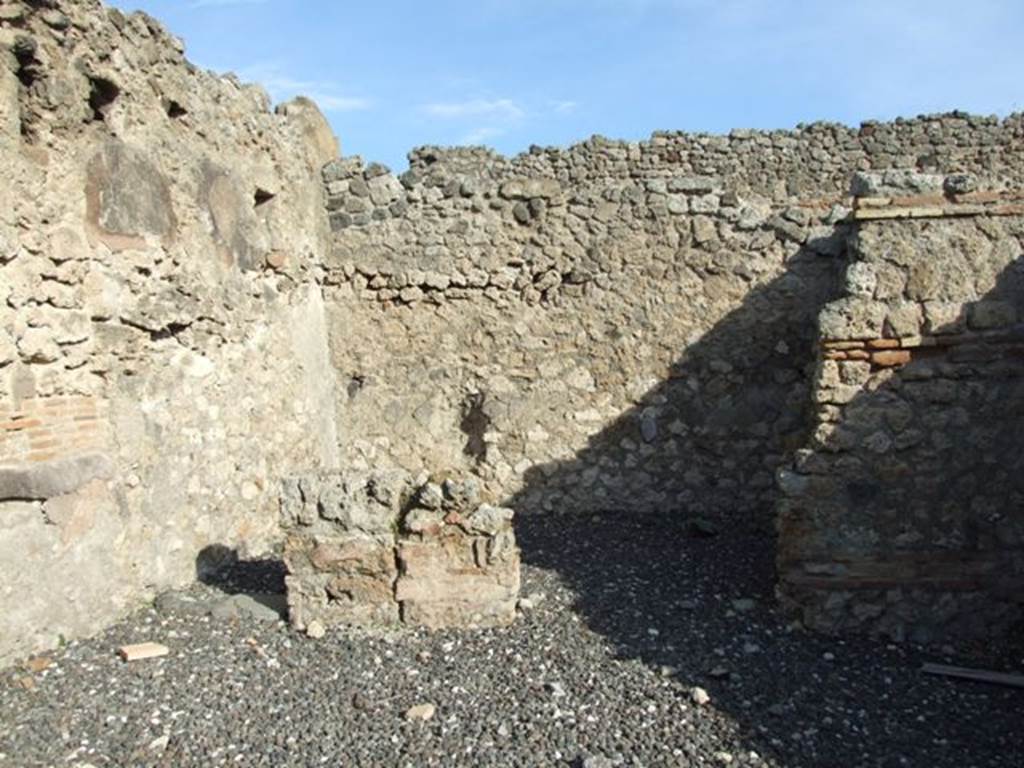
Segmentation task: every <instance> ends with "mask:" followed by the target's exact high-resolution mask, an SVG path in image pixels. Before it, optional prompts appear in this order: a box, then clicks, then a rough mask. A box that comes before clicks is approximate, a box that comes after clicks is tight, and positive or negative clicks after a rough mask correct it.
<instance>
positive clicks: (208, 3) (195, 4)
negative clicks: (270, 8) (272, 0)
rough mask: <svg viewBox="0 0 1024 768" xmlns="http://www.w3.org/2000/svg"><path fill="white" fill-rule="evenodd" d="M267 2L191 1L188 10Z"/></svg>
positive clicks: (264, 1)
mask: <svg viewBox="0 0 1024 768" xmlns="http://www.w3.org/2000/svg"><path fill="white" fill-rule="evenodd" d="M266 2H268V0H192V2H191V3H189V4H188V7H189V8H218V7H223V6H228V5H262V4H264V3H266Z"/></svg>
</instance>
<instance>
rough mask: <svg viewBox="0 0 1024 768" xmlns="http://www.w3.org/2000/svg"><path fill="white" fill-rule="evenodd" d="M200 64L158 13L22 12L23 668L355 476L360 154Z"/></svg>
mask: <svg viewBox="0 0 1024 768" xmlns="http://www.w3.org/2000/svg"><path fill="white" fill-rule="evenodd" d="M182 51H183V46H182V44H181V42H180V41H178V40H176V39H174V38H173V37H171V36H170V35H168V34H167V33H166V32H165V31H164V30H163V29H162V28H161V27H160V26H159V25H158V24H157V23H156V22H155V21H153V20H152V19H150V18H148V17H146V16H145V15H143V14H134V15H131V16H125V15H122V14H121V13H119V12H117V11H114V10H110V9H106V8H104V7H103V6H101V5H100V3H98V2H93V1H92V0H76V2H46V3H40V2H31V3H30V2H12V0H2V1H0V159H2V167H3V170H4V183H3V184H2V185H0V562H2V563H4V565H5V568H4V574H5V575H4V579H3V583H2V584H0V664H3V663H5V662H7V661H9V660H11V659H12V658H14V656H16V655H19V654H24V653H27V652H29V651H32V650H35V649H39V648H42V647H46V646H49V645H53V644H55V643H56V642H58V639H59V638H60V637H61V636H68V637H71V636H76V635H82V634H85V633H88V632H91V631H94V630H96V629H98V628H100V627H102V626H103V625H104V624H106V623H107V622H109V621H110V620H112V619H113V618H114V617H116V616H118V615H119V614H121V613H123V612H124V611H126V610H128V609H130V608H133V607H135V606H136V605H137V604H138V603H139V602H140V601H141V600H142V599H144V598H146V597H147V596H149V597H151V596H152V595H153V594H154V593H155V592H157V591H159V590H161V589H164V588H167V587H170V586H175V585H181V584H184V583H187V582H188V581H190V580H191V579H193V578H195V575H196V570H197V567H200V568H201V567H203V566H204V563H202V562H198V563H197V557H198V553H199V552H200V551H202V550H203V549H204V548H205V547H207V546H208V545H211V544H217V545H223V546H224V547H228V548H238V549H239V550H241V551H242V552H250V553H256V552H260V551H263V550H265V549H266V548H267V547H268V546H270V545H271V544H272V543H273V542H276V541H278V540H279V536H280V534H279V533H278V529H277V504H278V496H279V483H280V478H281V477H282V476H285V475H288V474H292V473H294V472H296V471H299V470H310V469H314V468H316V467H318V466H324V467H331V466H334V465H335V463H336V457H337V436H336V434H335V432H334V426H333V419H332V415H331V414H332V411H333V405H332V403H333V396H334V393H333V390H334V384H333V372H332V369H331V367H330V364H329V361H328V357H327V346H326V323H325V314H324V307H323V302H322V297H321V291H320V288H319V285H318V283H317V276H318V270H319V264H320V263H321V261H322V259H323V255H324V252H325V250H326V247H327V239H328V234H329V230H328V225H327V218H326V216H325V215H324V213H323V210H324V200H323V195H322V187H321V184H320V183H319V181H318V176H319V170H320V167H321V166H322V165H323V164H324V163H325V162H327V161H328V160H330V159H332V158H333V157H335V156H336V155H337V144H336V142H335V141H334V138H333V136H332V135H331V133H330V131H329V129H328V128H327V125H326V122H325V121H324V119H323V118H322V117H321V116H320V114H319V112H317V110H316V108H315V107H314V106H313V105H312V104H311V103H310V102H308V101H304V100H300V101H296V102H293V103H291V104H289V105H286V106H284V107H282V108H279V109H278V111H277V112H272V111H271V110H270V109H269V100H268V97H267V95H266V94H265V93H264V92H263V91H262V90H261V89H260V88H258V87H254V86H246V85H242V84H241V83H239V82H238V81H237V80H235V79H234V78H233V77H230V76H228V77H218V76H214V75H212V74H209V73H205V72H202V71H199V70H197V69H196V68H195V67H193V66H192V65H190V64H189V63H188V62H186V61H185V59H184V57H183V54H182ZM314 421H315V423H316V425H317V429H316V430H313V429H311V428H310V424H311V423H313V422H314Z"/></svg>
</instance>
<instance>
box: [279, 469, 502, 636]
mask: <svg viewBox="0 0 1024 768" xmlns="http://www.w3.org/2000/svg"><path fill="white" fill-rule="evenodd" d="M281 515H282V520H283V523H282V524H283V527H284V529H285V531H286V533H287V535H288V538H287V541H286V543H285V551H284V561H285V565H286V566H287V568H288V576H287V578H286V579H285V582H286V584H287V587H288V605H289V609H290V616H291V621H292V623H293V624H294V625H295V626H297V627H299V628H300V629H301V628H303V627H309V626H311V625H312V624H313V622H316V623H317V624H319V625H321V626H323V627H331V626H335V625H337V624H356V625H364V626H374V625H388V624H397V623H399V622H403V623H406V624H413V625H422V626H427V627H431V628H440V627H451V626H456V627H457V626H491V625H496V624H508V623H509V622H511V621H512V619H513V618H514V617H515V606H516V600H517V598H518V594H519V550H518V549H517V547H516V542H515V536H514V534H513V532H512V517H513V512H512V510H511V509H504V508H500V507H494V506H491V505H489V504H486V503H481V501H480V498H479V482H478V481H477V480H476V478H473V477H468V478H466V479H465V480H462V481H458V480H455V479H452V478H449V479H447V480H445V481H444V482H443V483H435V482H429V481H428V482H424V483H415V482H414V481H413V479H412V478H411V477H410V476H409V475H408V474H407V473H405V472H403V471H401V470H397V471H390V472H383V471H380V472H361V473H360V472H352V473H336V474H330V475H315V476H304V477H301V478H296V479H291V480H288V481H286V482H285V484H284V489H283V492H282V496H281Z"/></svg>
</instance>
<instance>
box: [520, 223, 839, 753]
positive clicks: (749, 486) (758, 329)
mask: <svg viewBox="0 0 1024 768" xmlns="http://www.w3.org/2000/svg"><path fill="white" fill-rule="evenodd" d="M838 234H839V235H840V236H843V239H845V231H841V232H839V233H838ZM843 263H844V259H843V258H841V257H840V258H837V257H825V256H822V255H821V254H819V253H816V252H814V251H812V250H810V249H809V248H804V249H801V250H800V251H799V252H797V253H796V254H795V255H794V256H792V257H791V259H790V260H789V262H788V263H787V265H786V270H785V271H784V272H783V273H782V274H781V275H779V276H778V277H776V278H774V279H772V280H771V281H769V282H767V283H765V284H763V285H761V286H758V287H755V288H753V289H752V290H751V291H750V293H749V294H748V295H747V296H746V297H745V299H744V300H743V303H742V304H741V305H740V306H739V307H738V308H737V309H735V310H734V311H732V312H731V313H730V314H729V315H727V316H726V317H725V318H724V319H723V320H722V321H721V322H719V323H718V324H716V325H715V326H714V327H713V328H712V329H711V330H709V331H708V332H707V333H706V334H704V336H703V337H702V338H701V339H700V340H699V341H697V342H695V343H693V344H692V345H690V346H689V347H688V348H687V349H686V350H685V353H684V354H683V355H682V356H681V357H680V358H679V360H678V361H677V362H676V364H675V365H674V366H673V368H672V375H671V378H669V379H668V380H666V381H663V382H662V383H661V384H660V385H658V386H657V387H655V388H654V389H652V390H650V391H649V392H648V393H647V394H646V396H645V397H644V398H643V400H642V402H640V403H638V404H637V405H636V406H635V407H634V408H632V409H631V410H630V411H628V412H627V413H624V414H623V415H622V416H621V417H620V418H619V419H618V420H617V421H616V422H615V423H614V424H612V425H611V426H609V427H608V428H607V429H604V430H602V431H601V432H600V433H598V434H596V435H593V436H592V437H591V438H590V440H589V442H588V446H587V447H586V448H585V449H584V450H583V451H582V452H581V453H580V454H579V455H577V456H576V457H574V459H572V460H570V461H564V462H554V463H551V464H546V465H541V466H536V467H533V468H532V469H530V470H529V471H528V472H527V475H526V478H525V485H524V488H523V490H522V491H521V492H520V493H517V494H516V495H514V496H513V497H511V498H509V499H506V500H504V501H503V502H502V503H503V505H505V506H509V507H512V508H514V509H515V510H516V513H517V517H516V536H517V539H518V541H519V545H520V548H521V550H522V557H523V561H524V562H525V563H527V564H529V565H532V566H536V567H540V568H542V569H545V570H548V571H553V572H555V573H557V574H558V576H559V578H560V580H561V581H562V582H563V583H564V584H565V585H566V586H567V587H568V588H569V589H570V590H571V591H572V592H573V593H574V594H575V605H574V610H575V611H576V612H577V613H578V615H579V616H580V617H581V618H582V619H583V621H584V622H585V623H586V625H587V627H588V628H589V629H590V630H591V631H593V632H596V633H598V634H599V635H602V636H603V637H604V638H606V641H607V643H608V644H609V646H610V649H611V650H612V651H613V652H614V653H615V655H616V656H617V657H619V658H622V659H638V660H640V661H641V662H643V664H644V665H646V666H647V667H648V673H649V674H651V675H658V674H665V672H666V671H667V672H668V673H669V675H670V676H671V677H673V678H674V679H675V680H676V682H677V683H679V684H680V685H679V687H678V690H679V695H680V701H681V703H682V704H689V688H690V686H702V687H705V688H707V689H708V690H709V691H710V692H711V694H712V697H713V699H714V701H715V702H716V705H717V706H718V707H719V709H723V710H724V711H727V712H729V713H730V714H731V715H733V716H734V717H735V719H736V720H737V722H739V723H740V724H741V727H742V728H743V729H744V730H746V729H749V730H750V737H751V739H750V748H751V749H752V750H757V751H759V752H760V753H761V754H768V753H770V752H772V751H773V750H775V749H776V747H774V746H773V745H772V744H771V743H769V739H768V736H765V737H764V738H762V737H761V735H760V734H758V733H757V727H758V726H760V725H763V724H765V723H766V724H767V726H768V727H769V728H770V729H771V732H772V733H774V732H775V731H777V730H778V723H777V722H775V723H772V722H768V720H770V716H765V717H766V719H762V718H761V717H760V716H758V717H752V716H751V715H752V714H753V713H752V711H751V709H750V707H751V703H753V706H754V707H755V708H756V710H755V711H757V712H759V713H760V715H761V716H763V715H764V713H765V712H766V711H767V709H768V708H769V707H770V706H773V705H776V704H778V703H779V698H778V697H776V696H775V695H774V693H773V689H775V687H776V685H777V684H778V683H777V681H776V677H778V676H785V675H787V674H789V673H790V671H791V670H788V669H787V666H786V665H787V663H789V661H790V660H787V659H782V658H775V657H773V656H772V655H771V653H772V648H771V646H772V645H773V644H774V637H775V636H777V635H780V634H783V633H784V627H783V626H781V625H780V624H779V623H778V622H774V621H773V620H771V619H768V618H766V617H767V614H766V613H765V612H764V611H763V610H762V609H761V608H759V607H757V608H755V609H754V610H755V613H754V614H751V613H748V612H747V611H748V609H749V608H750V606H761V605H764V604H766V603H768V602H769V601H771V600H772V591H773V587H774V568H773V563H774V556H775V546H774V535H773V507H774V503H775V498H776V491H775V480H774V473H775V470H776V469H777V468H778V467H780V466H782V465H783V464H784V463H785V462H786V461H787V460H789V459H790V458H791V455H792V452H793V451H794V450H796V449H797V448H799V447H801V446H802V445H803V444H804V443H805V442H806V440H807V438H808V435H809V430H810V428H811V425H812V416H813V409H812V407H811V385H812V380H813V374H814V366H815V359H816V335H817V334H816V326H817V324H816V318H817V315H818V313H819V312H820V310H821V309H822V307H823V306H824V305H825V304H826V303H827V302H829V301H830V300H832V299H833V298H834V297H835V294H836V292H837V290H838V278H839V275H840V272H841V269H842V267H843ZM660 430H670V431H672V432H673V433H674V434H675V435H676V437H677V439H673V440H669V441H667V443H666V442H662V441H659V444H658V446H657V448H658V450H654V448H653V447H651V450H646V451H645V450H644V449H645V448H647V447H648V444H650V443H652V442H654V437H655V435H654V434H653V433H655V432H657V431H660ZM685 446H690V449H689V450H688V449H687V448H686V447H685ZM638 447H639V448H638ZM588 467H589V468H597V469H596V471H594V470H593V469H591V471H590V472H589V473H588V472H587V471H586V469H584V470H583V471H581V468H588ZM644 476H647V477H649V478H650V483H651V485H649V486H647V487H642V486H636V485H634V486H631V487H627V488H622V487H621V486H617V485H616V484H617V483H618V482H619V481H620V479H625V480H626V481H627V482H629V481H631V480H632V481H634V482H635V480H636V479H637V478H641V479H642V478H643V477H644ZM579 483H583V484H584V487H583V488H579V489H577V490H578V491H579V492H583V493H590V492H592V498H593V507H592V514H590V515H584V516H580V515H573V514H560V512H559V509H558V506H557V503H556V504H554V505H552V504H551V503H549V502H550V497H549V496H548V494H550V491H551V489H553V488H555V489H561V488H564V487H565V486H567V485H573V484H579ZM654 484H656V485H654ZM695 488H701V489H702V490H701V491H699V492H698V491H695V490H694V489H695ZM567 492H570V493H571V491H567ZM624 496H625V497H627V498H631V499H633V500H634V503H631V505H630V506H631V507H632V508H633V509H638V508H639V509H641V510H642V511H641V512H639V513H623V512H622V511H621V510H620V509H618V508H616V507H615V506H612V505H609V504H608V503H607V502H605V501H603V499H605V498H616V497H618V498H622V497H624ZM636 500H643V503H642V504H636V503H635V501H636ZM529 590H530V584H529V582H528V581H527V582H526V584H525V591H526V593H527V596H529ZM733 601H741V602H739V603H737V605H739V606H741V608H742V609H743V610H742V611H739V612H738V611H737V610H735V609H734V608H733ZM753 645H757V646H758V648H759V649H760V650H761V652H762V653H761V655H759V656H757V657H756V658H755V657H754V656H751V655H749V654H746V653H745V652H744V648H747V649H748V650H749V648H750V647H752V646H753ZM797 652H798V653H800V655H801V657H802V659H803V660H807V659H808V658H809V654H808V652H807V651H797ZM811 653H812V654H813V651H812V652H811ZM741 666H742V667H743V668H741ZM751 667H754V668H751ZM803 683H804V684H807V683H808V681H806V680H805V681H803ZM781 684H782V685H785V684H786V683H781ZM803 693H807V692H806V691H801V694H803ZM680 716H685V715H682V714H681V715H680ZM680 746H683V745H680ZM851 764H853V763H851Z"/></svg>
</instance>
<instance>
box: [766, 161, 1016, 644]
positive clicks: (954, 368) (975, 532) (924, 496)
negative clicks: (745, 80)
mask: <svg viewBox="0 0 1024 768" xmlns="http://www.w3.org/2000/svg"><path fill="white" fill-rule="evenodd" d="M855 188H856V189H857V190H858V192H859V193H860V194H861V195H862V197H861V198H860V199H859V200H858V203H857V210H856V211H855V213H854V218H855V219H856V220H857V221H858V227H857V231H856V233H855V235H854V237H853V241H852V249H851V250H852V253H851V261H850V263H849V265H848V267H847V269H846V273H845V287H844V290H843V295H842V296H841V297H840V298H838V299H837V300H836V301H834V302H832V303H831V304H829V305H828V306H827V307H826V308H825V310H824V312H823V313H822V315H821V320H820V347H819V360H818V368H817V374H816V377H815V387H814V400H815V402H816V404H817V414H816V419H815V429H814V432H813V434H812V437H811V439H810V441H809V443H808V446H807V447H806V448H804V449H802V450H800V451H799V452H798V454H797V457H796V461H795V464H794V466H793V467H792V468H790V469H786V470H784V471H783V472H782V473H781V476H780V479H781V484H782V487H783V489H784V490H785V491H786V496H785V498H784V500H783V501H782V503H781V504H780V515H779V537H780V540H779V575H780V593H781V596H782V597H783V600H784V601H785V602H786V603H787V604H788V605H790V606H792V607H793V608H794V609H796V610H798V611H799V612H800V613H801V615H802V616H803V619H804V622H805V623H806V624H808V625H809V626H812V627H814V628H817V629H821V630H825V631H829V632H843V631H861V632H863V631H870V632H878V633H884V634H887V635H890V636H892V637H896V638H899V639H903V638H912V639H914V640H917V641H922V642H927V641H932V640H935V639H937V638H939V637H952V636H957V635H961V636H985V635H996V634H1000V633H1001V632H1004V631H1005V630H1006V629H1007V628H1008V627H1010V626H1012V625H1013V623H1014V622H1016V621H1018V620H1019V619H1020V618H1021V616H1022V610H1021V608H1022V604H1024V516H1022V515H1021V510H1022V509H1024V458H1022V457H1024V452H1022V450H1021V449H1022V447H1024V438H1022V437H1021V431H1020V424H1021V423H1022V418H1024V325H1022V323H1024V194H1022V193H1021V192H1019V191H1014V190H1007V189H993V190H983V191H978V190H976V189H974V184H973V182H972V180H971V179H970V178H969V177H967V176H963V175H960V176H955V177H951V178H948V179H943V178H942V177H936V176H924V175H920V174H894V173H890V174H886V175H885V176H883V177H881V178H879V177H862V178H861V179H860V180H859V182H858V183H857V184H856V185H855Z"/></svg>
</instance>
